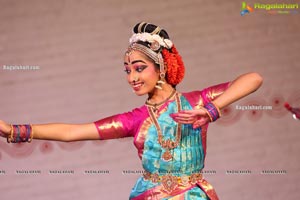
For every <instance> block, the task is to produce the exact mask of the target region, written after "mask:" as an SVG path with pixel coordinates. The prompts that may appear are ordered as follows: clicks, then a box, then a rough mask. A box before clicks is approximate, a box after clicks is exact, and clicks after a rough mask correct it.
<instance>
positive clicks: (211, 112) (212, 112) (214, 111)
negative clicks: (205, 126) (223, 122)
mask: <svg viewBox="0 0 300 200" xmlns="http://www.w3.org/2000/svg"><path fill="white" fill-rule="evenodd" d="M204 108H205V109H206V113H207V115H208V117H209V119H210V122H214V121H216V120H217V119H219V118H220V117H221V111H220V109H219V108H218V107H217V106H216V105H215V104H214V103H213V102H209V103H207V104H205V106H204Z"/></svg>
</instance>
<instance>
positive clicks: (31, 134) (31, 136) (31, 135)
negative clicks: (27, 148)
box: [28, 124, 33, 143]
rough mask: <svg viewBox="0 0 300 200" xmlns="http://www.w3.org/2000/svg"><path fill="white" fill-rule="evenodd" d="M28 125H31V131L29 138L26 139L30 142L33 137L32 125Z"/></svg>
mask: <svg viewBox="0 0 300 200" xmlns="http://www.w3.org/2000/svg"><path fill="white" fill-rule="evenodd" d="M30 127H31V133H30V138H29V140H28V143H30V142H31V141H32V139H33V126H32V125H31V124H30Z"/></svg>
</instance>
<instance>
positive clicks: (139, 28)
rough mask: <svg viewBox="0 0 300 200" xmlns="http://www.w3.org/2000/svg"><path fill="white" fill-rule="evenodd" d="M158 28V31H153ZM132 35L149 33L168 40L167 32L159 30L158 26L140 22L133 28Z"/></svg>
mask: <svg viewBox="0 0 300 200" xmlns="http://www.w3.org/2000/svg"><path fill="white" fill-rule="evenodd" d="M157 28H158V31H155V30H156V29H157ZM133 32H134V33H150V34H157V33H159V34H158V35H159V36H160V37H162V38H164V39H170V37H169V35H168V33H167V31H165V30H164V29H161V28H159V27H158V26H156V25H154V24H150V23H146V22H140V23H138V24H136V25H135V26H134V27H133Z"/></svg>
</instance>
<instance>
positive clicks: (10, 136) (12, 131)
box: [7, 125, 14, 143]
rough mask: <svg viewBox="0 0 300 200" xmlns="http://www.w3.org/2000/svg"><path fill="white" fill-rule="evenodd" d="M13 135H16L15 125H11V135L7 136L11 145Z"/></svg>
mask: <svg viewBox="0 0 300 200" xmlns="http://www.w3.org/2000/svg"><path fill="white" fill-rule="evenodd" d="M13 134H14V127H13V125H10V134H9V135H8V136H7V142H8V143H11V141H12V139H13Z"/></svg>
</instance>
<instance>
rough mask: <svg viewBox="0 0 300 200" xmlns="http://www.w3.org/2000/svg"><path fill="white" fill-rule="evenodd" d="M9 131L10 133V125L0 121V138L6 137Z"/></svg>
mask: <svg viewBox="0 0 300 200" xmlns="http://www.w3.org/2000/svg"><path fill="white" fill-rule="evenodd" d="M10 131H11V127H10V125H9V124H7V123H5V122H4V121H2V120H0V136H1V137H7V136H8V135H9V134H10Z"/></svg>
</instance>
